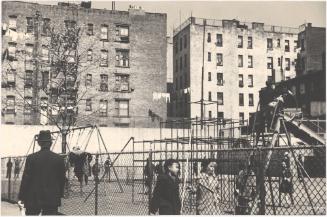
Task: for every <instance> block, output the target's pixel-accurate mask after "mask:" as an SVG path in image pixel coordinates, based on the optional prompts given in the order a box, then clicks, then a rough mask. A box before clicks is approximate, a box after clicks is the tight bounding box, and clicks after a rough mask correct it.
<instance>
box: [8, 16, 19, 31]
mask: <svg viewBox="0 0 327 217" xmlns="http://www.w3.org/2000/svg"><path fill="white" fill-rule="evenodd" d="M8 28H9V29H12V30H16V28H17V16H16V15H10V16H9V25H8Z"/></svg>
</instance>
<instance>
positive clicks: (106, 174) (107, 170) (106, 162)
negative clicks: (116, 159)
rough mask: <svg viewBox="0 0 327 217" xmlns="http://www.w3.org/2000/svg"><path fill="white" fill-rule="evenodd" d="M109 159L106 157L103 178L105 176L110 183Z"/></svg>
mask: <svg viewBox="0 0 327 217" xmlns="http://www.w3.org/2000/svg"><path fill="white" fill-rule="evenodd" d="M110 166H111V162H110V158H109V156H108V158H107V160H106V161H105V162H104V176H107V178H108V182H110Z"/></svg>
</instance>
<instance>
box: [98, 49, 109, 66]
mask: <svg viewBox="0 0 327 217" xmlns="http://www.w3.org/2000/svg"><path fill="white" fill-rule="evenodd" d="M100 66H104V67H107V66H108V50H104V49H102V50H101V56H100Z"/></svg>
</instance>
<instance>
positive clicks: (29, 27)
mask: <svg viewBox="0 0 327 217" xmlns="http://www.w3.org/2000/svg"><path fill="white" fill-rule="evenodd" d="M35 19H36V18H33V17H26V32H27V33H33V32H34V28H35V24H36V22H35V21H36V20H35ZM50 21H51V20H50V19H49V18H43V19H42V27H41V34H43V35H49V33H50V31H51V27H50ZM64 22H65V27H66V28H75V27H76V21H74V20H65V21H64ZM8 26H9V28H10V29H12V30H16V29H17V16H15V15H11V16H9V25H8ZM108 30H109V29H108V25H106V24H101V26H100V39H101V40H108V33H109V31H108ZM86 34H87V35H89V36H92V35H94V25H93V24H92V23H88V24H87V31H86ZM115 36H116V38H115V41H119V42H125V43H126V42H129V25H128V24H116V25H115Z"/></svg>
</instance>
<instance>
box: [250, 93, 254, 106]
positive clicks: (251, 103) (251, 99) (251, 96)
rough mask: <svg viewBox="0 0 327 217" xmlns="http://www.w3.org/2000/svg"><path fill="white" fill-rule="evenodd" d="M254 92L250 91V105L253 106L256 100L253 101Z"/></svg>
mask: <svg viewBox="0 0 327 217" xmlns="http://www.w3.org/2000/svg"><path fill="white" fill-rule="evenodd" d="M253 100H254V99H253V93H249V106H253V105H254V102H253Z"/></svg>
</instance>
